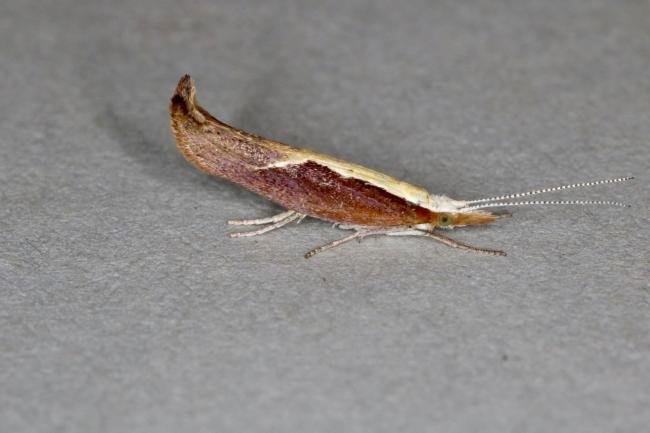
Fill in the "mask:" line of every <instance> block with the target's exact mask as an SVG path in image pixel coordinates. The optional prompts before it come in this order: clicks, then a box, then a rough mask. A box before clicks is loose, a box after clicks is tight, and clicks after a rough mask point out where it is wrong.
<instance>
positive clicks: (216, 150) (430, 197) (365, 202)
mask: <svg viewBox="0 0 650 433" xmlns="http://www.w3.org/2000/svg"><path fill="white" fill-rule="evenodd" d="M170 115H171V129H172V131H173V133H174V136H175V137H176V143H177V147H178V150H179V151H180V152H181V154H182V155H183V156H184V157H185V158H186V159H187V160H188V161H189V162H190V163H192V164H193V165H194V166H196V167H197V168H198V169H199V170H201V171H203V172H205V173H207V174H210V175H213V176H218V177H221V178H225V179H227V180H229V181H232V182H235V183H237V184H239V185H241V186H243V187H244V188H247V189H249V190H251V191H253V192H256V193H258V194H259V195H261V196H263V197H265V198H267V199H269V200H271V201H273V202H275V203H277V204H279V205H280V206H282V207H284V208H286V209H287V211H286V212H282V213H280V214H278V215H275V216H271V217H268V218H261V219H252V220H234V221H229V222H228V223H229V224H231V225H244V226H249V225H252V226H262V227H261V228H259V229H257V230H253V231H247V232H239V233H231V235H230V236H232V237H245V236H256V235H260V234H263V233H267V232H269V231H271V230H275V229H278V228H280V227H282V226H284V225H287V224H289V223H291V222H294V221H295V222H300V221H301V220H302V219H303V218H304V217H305V216H310V217H313V218H318V219H321V220H326V221H330V222H333V223H334V224H335V225H336V226H337V227H339V228H341V229H348V230H352V234H350V235H348V236H346V237H343V238H341V239H338V240H335V241H333V242H330V243H328V244H325V245H322V246H320V247H317V248H315V249H313V250H311V251H309V252H308V253H307V254H305V257H311V256H313V255H314V254H316V253H318V252H321V251H324V250H327V249H330V248H333V247H335V246H337V245H341V244H343V243H345V242H348V241H351V240H353V239H362V238H364V237H367V236H373V235H388V236H424V237H428V238H430V239H435V240H437V241H439V242H442V243H443V244H445V245H448V246H451V247H455V248H461V249H464V250H470V251H475V252H478V253H484V254H491V255H499V256H505V255H506V253H504V252H503V251H498V250H492V249H486V248H477V247H473V246H470V245H466V244H463V243H461V242H458V241H455V240H453V239H451V238H449V237H447V236H444V235H442V234H440V233H439V232H438V231H437V230H438V229H441V228H445V229H450V228H453V227H460V226H472V225H481V224H489V223H491V222H494V221H496V220H497V219H499V218H502V217H504V216H509V214H508V213H492V212H488V211H486V210H485V209H488V208H495V207H505V206H523V205H545V204H548V205H550V204H557V205H565V204H567V205H568V204H576V205H585V204H592V205H611V206H626V205H624V204H622V203H618V202H611V201H600V200H598V201H594V200H572V201H563V200H555V201H509V200H512V199H518V198H521V197H528V196H533V195H536V194H541V193H545V192H553V191H560V190H566V189H572V188H578V187H588V186H594V185H600V184H606V183H617V182H623V181H627V180H630V179H632V177H619V178H614V179H607V180H598V181H592V182H580V183H575V184H570V185H562V186H556V187H551V188H542V189H538V190H534V191H528V192H522V193H514V194H506V195H502V196H497V197H490V198H483V199H478V200H454V199H451V198H449V197H447V196H444V195H435V194H430V193H429V192H427V191H426V190H424V189H423V188H420V187H418V186H415V185H411V184H409V183H407V182H404V181H401V180H398V179H395V178H393V177H391V176H387V175H385V174H382V173H379V172H377V171H374V170H371V169H368V168H366V167H363V166H361V165H357V164H353V163H349V162H346V161H343V160H340V159H336V158H333V157H331V156H328V155H324V154H321V153H318V152H314V151H311V150H306V149H298V148H295V147H292V146H289V145H287V144H284V143H279V142H277V141H272V140H268V139H266V138H263V137H260V136H257V135H254V134H250V133H248V132H245V131H242V130H240V129H237V128H234V127H232V126H229V125H227V124H225V123H223V122H221V121H219V120H217V119H216V118H215V117H213V116H212V115H211V114H210V113H208V112H207V111H206V110H205V109H204V108H203V107H201V106H200V105H199V104H198V102H197V99H196V88H195V87H194V83H193V82H192V79H191V78H190V77H189V75H185V76H183V77H182V78H181V79H180V81H179V82H178V85H177V86H176V90H175V91H174V94H173V96H172V99H171V104H170Z"/></svg>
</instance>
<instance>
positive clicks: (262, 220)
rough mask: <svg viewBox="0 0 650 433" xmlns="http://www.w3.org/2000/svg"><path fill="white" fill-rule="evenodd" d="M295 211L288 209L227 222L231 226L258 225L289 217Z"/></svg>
mask: <svg viewBox="0 0 650 433" xmlns="http://www.w3.org/2000/svg"><path fill="white" fill-rule="evenodd" d="M295 213H296V211H293V210H288V211H286V212H282V213H279V214H277V215H273V216H270V217H267V218H258V219H254V220H230V221H228V224H230V225H232V226H259V225H263V224H271V223H276V222H278V221H281V220H283V219H285V218H288V217H290V216H291V215H293V214H295Z"/></svg>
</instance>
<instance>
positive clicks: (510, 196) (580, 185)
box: [464, 176, 634, 209]
mask: <svg viewBox="0 0 650 433" xmlns="http://www.w3.org/2000/svg"><path fill="white" fill-rule="evenodd" d="M632 179H634V177H633V176H626V177H617V178H614V179H603V180H594V181H591V182H580V183H572V184H568V185H559V186H553V187H550V188H541V189H535V190H532V191H526V192H517V193H514V194H506V195H501V196H497V197H490V198H481V199H478V200H470V201H467V202H465V203H467V204H475V203H487V202H495V201H501V200H510V199H513V198H519V197H528V196H531V195H537V194H542V193H545V192H556V191H563V190H565V189H574V188H584V187H590V186H595V185H603V184H606V183H618V182H625V181H628V180H632ZM522 203H523V204H612V202H579V203H570V202H522ZM523 204H521V205H520V204H512V203H508V204H502V206H523ZM480 207H486V206H469V207H466V208H464V209H478V208H480ZM489 207H496V206H489Z"/></svg>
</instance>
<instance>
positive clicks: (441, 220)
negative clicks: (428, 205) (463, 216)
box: [438, 214, 451, 227]
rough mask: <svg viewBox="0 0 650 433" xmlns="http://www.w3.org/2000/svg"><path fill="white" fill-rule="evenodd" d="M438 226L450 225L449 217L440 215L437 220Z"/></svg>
mask: <svg viewBox="0 0 650 433" xmlns="http://www.w3.org/2000/svg"><path fill="white" fill-rule="evenodd" d="M438 224H440V225H441V226H443V227H444V226H448V225H449V224H451V218H450V217H449V215H445V214H442V215H440V217H439V218H438Z"/></svg>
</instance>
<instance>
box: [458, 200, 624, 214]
mask: <svg viewBox="0 0 650 433" xmlns="http://www.w3.org/2000/svg"><path fill="white" fill-rule="evenodd" d="M535 205H606V206H617V207H631V206H630V205H629V204H625V203H620V202H617V201H606V200H535V201H514V202H497V203H485V204H478V205H475V206H467V207H464V208H462V209H460V210H461V211H462V212H465V211H469V210H476V209H486V208H490V207H505V206H535Z"/></svg>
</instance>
